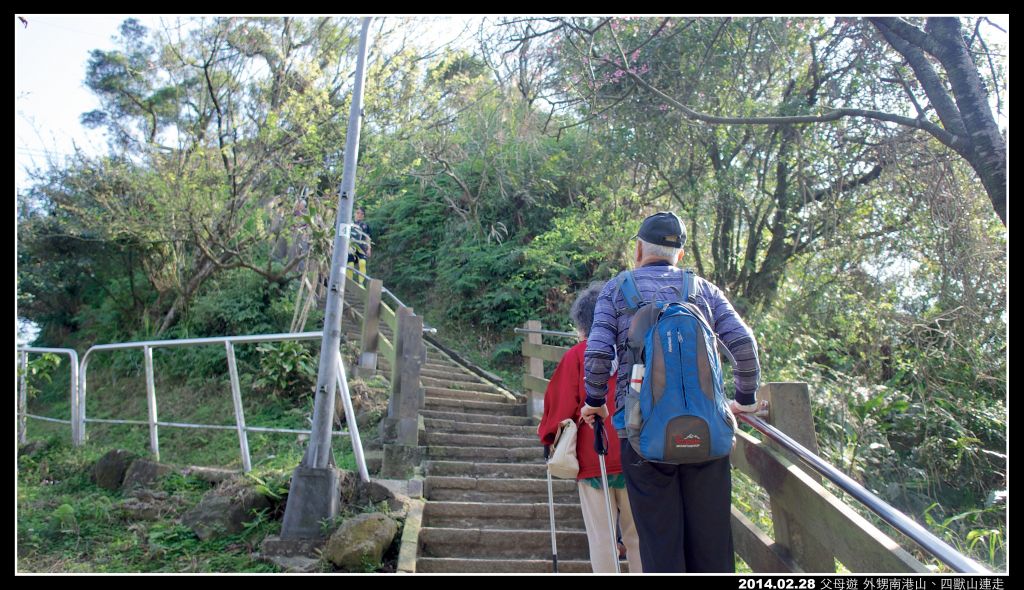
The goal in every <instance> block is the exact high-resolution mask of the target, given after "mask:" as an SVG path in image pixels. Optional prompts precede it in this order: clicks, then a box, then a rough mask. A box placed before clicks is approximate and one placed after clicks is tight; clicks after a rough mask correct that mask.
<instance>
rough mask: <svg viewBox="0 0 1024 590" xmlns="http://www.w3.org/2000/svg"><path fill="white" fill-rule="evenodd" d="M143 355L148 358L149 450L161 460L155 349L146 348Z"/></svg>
mask: <svg viewBox="0 0 1024 590" xmlns="http://www.w3.org/2000/svg"><path fill="white" fill-rule="evenodd" d="M142 353H143V354H144V355H145V357H146V401H147V402H148V403H147V405H148V407H149V448H150V450H152V451H153V459H154V460H156V461H159V460H160V435H159V428H160V427H159V426H157V424H156V422H157V419H156V387H155V386H154V384H153V349H152V348H150V347H148V346H145V347H143V349H142Z"/></svg>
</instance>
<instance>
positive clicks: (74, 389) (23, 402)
mask: <svg viewBox="0 0 1024 590" xmlns="http://www.w3.org/2000/svg"><path fill="white" fill-rule="evenodd" d="M15 350H16V351H17V352H20V353H21V355H20V356H21V369H22V370H21V377H20V379H19V382H20V383H19V387H18V392H19V393H18V412H17V413H18V442H19V444H24V443H25V442H26V441H27V437H26V428H25V427H26V421H25V419H26V418H33V419H36V420H43V421H44V422H58V423H60V424H69V425H70V426H71V442H72V444H75V443H76V441H78V439H79V433H78V426H77V425H78V419H77V418H78V416H77V413H78V353H77V352H76V351H75V350H74V349H72V348H39V347H35V346H19V347H17V348H16V349H15ZM30 352H34V353H43V354H66V355H68V357H70V360H71V363H70V364H71V386H70V389H71V391H70V395H69V400H70V402H71V420H61V419H59V418H49V417H46V416H36V415H34V414H29V413H28V382H27V377H28V375H27V369H28V354H29V353H30Z"/></svg>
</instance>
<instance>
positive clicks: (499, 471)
mask: <svg viewBox="0 0 1024 590" xmlns="http://www.w3.org/2000/svg"><path fill="white" fill-rule="evenodd" d="M423 465H424V469H425V471H426V474H427V475H435V476H444V477H473V478H481V477H484V478H515V479H543V480H545V481H547V468H546V467H545V466H544V465H543V464H541V463H537V464H530V463H522V464H520V463H478V462H474V461H425V462H424V463H423ZM556 479H558V478H552V481H554V480H556ZM567 481H572V480H567Z"/></svg>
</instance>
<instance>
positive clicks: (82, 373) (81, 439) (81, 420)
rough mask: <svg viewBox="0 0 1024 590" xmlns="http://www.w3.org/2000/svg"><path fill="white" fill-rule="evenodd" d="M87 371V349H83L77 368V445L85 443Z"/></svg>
mask: <svg viewBox="0 0 1024 590" xmlns="http://www.w3.org/2000/svg"><path fill="white" fill-rule="evenodd" d="M88 371H89V351H88V350H87V351H85V355H84V356H83V357H82V364H81V365H79V368H78V446H83V445H85V388H86V385H87V378H86V375H87V373H88Z"/></svg>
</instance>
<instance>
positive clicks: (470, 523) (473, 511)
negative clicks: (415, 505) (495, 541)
mask: <svg viewBox="0 0 1024 590" xmlns="http://www.w3.org/2000/svg"><path fill="white" fill-rule="evenodd" d="M554 509H555V510H554V511H555V528H556V530H564V531H585V530H586V527H585V525H584V523H583V511H582V510H581V509H580V505H579V504H555V505H554ZM423 525H424V526H429V527H436V528H459V529H465V528H470V529H472V528H478V529H519V530H544V529H546V530H550V527H551V517H550V512H549V506H548V504H546V503H545V504H540V503H537V504H513V503H509V504H493V503H488V502H427V504H426V506H425V508H424V511H423Z"/></svg>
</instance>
